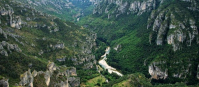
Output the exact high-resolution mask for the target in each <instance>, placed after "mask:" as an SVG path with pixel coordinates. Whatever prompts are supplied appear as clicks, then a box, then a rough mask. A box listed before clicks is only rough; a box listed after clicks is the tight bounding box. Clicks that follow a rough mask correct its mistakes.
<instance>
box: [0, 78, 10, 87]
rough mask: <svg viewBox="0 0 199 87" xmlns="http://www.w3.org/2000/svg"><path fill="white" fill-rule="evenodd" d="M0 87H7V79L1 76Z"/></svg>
mask: <svg viewBox="0 0 199 87" xmlns="http://www.w3.org/2000/svg"><path fill="white" fill-rule="evenodd" d="M0 87H9V83H8V79H5V78H3V79H2V80H0Z"/></svg>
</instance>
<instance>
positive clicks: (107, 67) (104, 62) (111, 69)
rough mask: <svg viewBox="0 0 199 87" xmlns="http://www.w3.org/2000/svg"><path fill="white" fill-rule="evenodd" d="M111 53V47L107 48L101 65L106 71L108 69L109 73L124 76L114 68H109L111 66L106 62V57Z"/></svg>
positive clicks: (100, 62)
mask: <svg viewBox="0 0 199 87" xmlns="http://www.w3.org/2000/svg"><path fill="white" fill-rule="evenodd" d="M109 53H110V47H107V48H106V50H105V54H104V55H102V56H101V57H102V58H103V59H101V60H100V61H99V64H100V65H101V66H102V67H103V68H104V69H107V70H108V72H109V73H116V74H117V75H119V76H123V75H122V73H120V72H118V71H117V70H116V69H115V68H113V67H111V66H109V65H108V64H107V62H106V60H107V57H106V55H107V54H109Z"/></svg>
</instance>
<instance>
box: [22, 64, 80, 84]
mask: <svg viewBox="0 0 199 87" xmlns="http://www.w3.org/2000/svg"><path fill="white" fill-rule="evenodd" d="M73 76H77V74H76V68H74V67H71V68H70V67H66V66H59V67H57V66H55V64H54V63H53V62H49V63H48V65H47V70H46V71H38V72H37V71H35V70H34V71H33V72H32V73H31V70H30V69H29V70H28V71H26V72H25V73H24V74H22V75H21V77H20V79H21V81H20V82H19V86H28V87H35V86H39V85H41V84H43V85H45V86H47V87H51V86H54V87H57V86H58V87H71V86H72V87H78V86H79V85H80V78H79V77H73ZM38 77H40V79H39V78H38ZM41 78H43V79H41ZM42 80H44V81H42ZM38 81H39V82H44V83H40V84H37V83H38Z"/></svg>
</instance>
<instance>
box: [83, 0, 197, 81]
mask: <svg viewBox="0 0 199 87" xmlns="http://www.w3.org/2000/svg"><path fill="white" fill-rule="evenodd" d="M197 14H198V1H196V0H190V1H189V0H167V1H165V0H132V1H129V0H122V1H119V0H102V1H101V3H100V4H98V5H97V7H96V8H95V9H94V13H93V15H90V16H87V17H86V18H85V19H82V20H80V22H79V24H82V25H84V26H85V27H88V28H91V29H93V30H94V31H96V32H97V33H98V40H100V41H102V42H105V43H106V44H107V45H109V46H111V47H112V50H111V53H110V55H109V56H108V61H109V64H110V65H111V66H113V67H115V68H117V69H119V70H121V71H122V73H124V74H130V73H134V72H141V73H143V74H145V75H146V76H147V77H151V78H152V79H153V80H152V82H155V83H156V82H159V83H175V82H186V84H197V83H198V79H197V77H198V42H197V41H198V40H197V39H198V16H197ZM193 80H194V81H193Z"/></svg>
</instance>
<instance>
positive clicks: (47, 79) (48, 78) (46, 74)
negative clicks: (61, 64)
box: [44, 71, 51, 86]
mask: <svg viewBox="0 0 199 87" xmlns="http://www.w3.org/2000/svg"><path fill="white" fill-rule="evenodd" d="M50 74H51V73H50V71H46V72H45V76H44V78H45V82H46V85H47V86H49V84H50V76H51V75H50Z"/></svg>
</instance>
